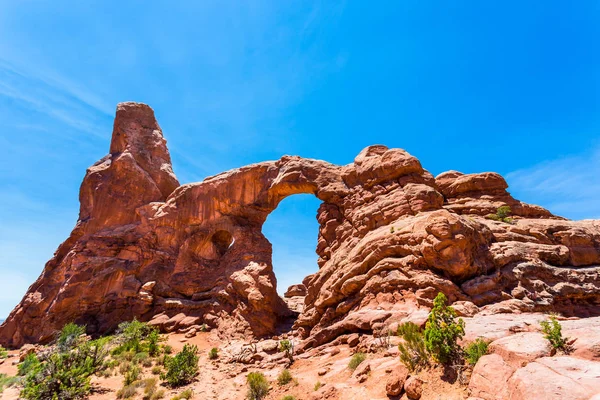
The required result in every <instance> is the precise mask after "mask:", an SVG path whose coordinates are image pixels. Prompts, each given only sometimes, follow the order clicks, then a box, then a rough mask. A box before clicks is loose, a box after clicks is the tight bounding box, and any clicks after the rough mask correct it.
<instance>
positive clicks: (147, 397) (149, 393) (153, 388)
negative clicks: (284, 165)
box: [142, 378, 165, 400]
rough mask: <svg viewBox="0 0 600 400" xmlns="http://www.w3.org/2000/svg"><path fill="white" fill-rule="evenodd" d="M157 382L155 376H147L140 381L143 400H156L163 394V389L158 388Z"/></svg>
mask: <svg viewBox="0 0 600 400" xmlns="http://www.w3.org/2000/svg"><path fill="white" fill-rule="evenodd" d="M157 383H158V380H157V379H156V378H148V379H144V380H143V381H142V387H143V388H144V395H143V396H142V399H143V400H157V399H162V398H163V397H164V396H165V391H164V390H162V389H159V388H158V387H157ZM161 392H162V393H161Z"/></svg>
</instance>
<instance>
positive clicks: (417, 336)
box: [398, 322, 429, 372]
mask: <svg viewBox="0 0 600 400" xmlns="http://www.w3.org/2000/svg"><path fill="white" fill-rule="evenodd" d="M398 336H400V337H402V339H404V343H400V344H398V350H400V361H401V362H402V364H404V365H405V366H406V368H408V370H409V371H411V372H413V371H416V370H418V369H420V368H422V367H424V366H426V365H427V364H428V363H429V354H427V349H426V347H425V338H424V336H423V332H421V329H420V328H419V326H418V325H417V324H415V323H413V322H405V323H403V324H402V325H399V326H398Z"/></svg>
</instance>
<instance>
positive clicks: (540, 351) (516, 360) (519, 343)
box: [489, 332, 552, 367]
mask: <svg viewBox="0 0 600 400" xmlns="http://www.w3.org/2000/svg"><path fill="white" fill-rule="evenodd" d="M489 351H490V352H491V353H495V354H498V355H500V356H501V357H502V358H503V359H504V361H505V362H507V363H508V364H510V365H512V366H513V367H520V366H522V365H526V364H527V363H528V362H530V361H534V360H536V359H538V358H540V357H547V356H549V355H551V353H552V347H551V346H550V342H549V341H548V340H547V339H546V338H544V335H543V334H542V333H540V332H524V333H516V334H514V335H510V336H507V337H504V338H502V339H498V340H496V341H494V342H492V343H491V344H490V345H489Z"/></svg>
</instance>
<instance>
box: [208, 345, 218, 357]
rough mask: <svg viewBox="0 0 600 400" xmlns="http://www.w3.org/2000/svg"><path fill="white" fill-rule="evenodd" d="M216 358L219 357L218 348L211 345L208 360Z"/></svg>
mask: <svg viewBox="0 0 600 400" xmlns="http://www.w3.org/2000/svg"><path fill="white" fill-rule="evenodd" d="M217 358H219V349H217V348H216V347H213V348H212V349H210V351H209V352H208V359H209V360H216V359H217Z"/></svg>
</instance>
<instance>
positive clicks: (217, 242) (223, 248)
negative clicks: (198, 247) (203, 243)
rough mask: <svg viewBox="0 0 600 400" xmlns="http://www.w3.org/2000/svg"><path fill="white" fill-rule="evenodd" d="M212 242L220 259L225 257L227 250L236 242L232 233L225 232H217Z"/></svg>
mask: <svg viewBox="0 0 600 400" xmlns="http://www.w3.org/2000/svg"><path fill="white" fill-rule="evenodd" d="M210 240H211V242H212V243H213V245H214V246H215V250H216V251H217V254H218V255H219V256H220V257H222V256H223V255H225V253H226V252H227V250H228V249H229V248H230V247H231V245H233V242H234V240H233V236H232V235H231V233H229V232H227V231H223V230H220V231H216V232H215V233H214V234H213V235H212V237H211V238H210Z"/></svg>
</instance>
